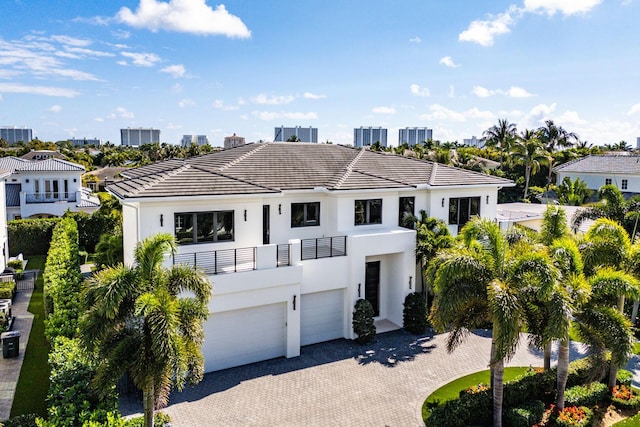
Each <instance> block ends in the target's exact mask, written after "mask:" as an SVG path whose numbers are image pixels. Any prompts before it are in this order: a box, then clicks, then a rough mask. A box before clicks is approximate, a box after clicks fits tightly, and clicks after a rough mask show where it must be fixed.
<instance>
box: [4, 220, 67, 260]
mask: <svg viewBox="0 0 640 427" xmlns="http://www.w3.org/2000/svg"><path fill="white" fill-rule="evenodd" d="M58 222H60V218H43V219H17V220H12V221H7V233H8V239H9V254H10V255H11V256H17V255H18V254H24V255H42V254H46V253H47V251H48V250H49V242H50V241H51V236H52V235H53V228H54V227H55V226H56V224H57V223H58Z"/></svg>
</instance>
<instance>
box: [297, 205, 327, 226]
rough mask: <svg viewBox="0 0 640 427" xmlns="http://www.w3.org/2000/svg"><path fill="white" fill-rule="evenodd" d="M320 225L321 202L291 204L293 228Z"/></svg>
mask: <svg viewBox="0 0 640 427" xmlns="http://www.w3.org/2000/svg"><path fill="white" fill-rule="evenodd" d="M314 225H320V202H313V203H291V227H310V226H314Z"/></svg>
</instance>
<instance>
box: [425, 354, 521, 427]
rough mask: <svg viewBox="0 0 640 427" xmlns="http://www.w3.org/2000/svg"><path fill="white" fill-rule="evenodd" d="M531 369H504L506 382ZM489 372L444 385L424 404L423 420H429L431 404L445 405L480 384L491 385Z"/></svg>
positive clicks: (481, 372) (475, 374)
mask: <svg viewBox="0 0 640 427" xmlns="http://www.w3.org/2000/svg"><path fill="white" fill-rule="evenodd" d="M528 369H529V368H527V367H511V368H504V381H505V383H506V382H507V381H512V380H514V379H516V378H518V377H521V376H522V375H524V374H525V373H526V372H527V370H528ZM489 380H490V378H489V370H486V371H480V372H476V373H473V374H470V375H467V376H465V377H462V378H458V379H457V380H454V381H451V382H450V383H448V384H445V385H443V386H442V387H440V388H439V389H437V390H436V391H434V392H433V393H431V395H429V397H427V399H426V400H425V401H424V403H423V404H422V419H427V416H428V415H429V412H430V410H429V406H430V404H431V403H436V402H437V403H439V404H443V403H444V402H446V401H448V400H453V399H456V398H457V397H458V396H459V395H460V392H461V391H462V390H466V389H468V388H469V387H471V386H474V385H478V384H480V383H484V384H489Z"/></svg>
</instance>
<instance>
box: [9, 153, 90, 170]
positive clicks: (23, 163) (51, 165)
mask: <svg viewBox="0 0 640 427" xmlns="http://www.w3.org/2000/svg"><path fill="white" fill-rule="evenodd" d="M0 169H7V170H10V171H11V172H17V171H39V172H53V171H55V172H70V171H80V172H81V171H84V170H85V169H84V166H82V165H78V164H76V163H71V162H69V161H67V160H62V159H56V158H49V159H46V160H25V159H19V158H17V157H13V156H8V157H0Z"/></svg>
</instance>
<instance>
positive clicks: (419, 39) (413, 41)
mask: <svg viewBox="0 0 640 427" xmlns="http://www.w3.org/2000/svg"><path fill="white" fill-rule="evenodd" d="M420 42H422V39H421V38H420V37H418V36H415V37H414V38H412V39H409V43H420Z"/></svg>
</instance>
